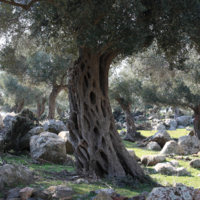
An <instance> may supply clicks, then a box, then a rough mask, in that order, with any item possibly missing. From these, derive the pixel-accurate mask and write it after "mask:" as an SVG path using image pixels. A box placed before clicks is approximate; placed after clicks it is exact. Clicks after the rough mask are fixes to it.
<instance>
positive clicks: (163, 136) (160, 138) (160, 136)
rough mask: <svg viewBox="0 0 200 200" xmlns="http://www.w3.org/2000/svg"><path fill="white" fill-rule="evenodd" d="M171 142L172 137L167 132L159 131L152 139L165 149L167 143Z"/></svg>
mask: <svg viewBox="0 0 200 200" xmlns="http://www.w3.org/2000/svg"><path fill="white" fill-rule="evenodd" d="M170 140H171V137H170V135H169V133H168V132H167V131H166V130H161V131H158V132H157V133H155V135H153V137H152V138H151V141H154V142H157V143H158V144H159V145H160V146H161V147H163V146H164V145H165V143H166V142H168V141H170Z"/></svg>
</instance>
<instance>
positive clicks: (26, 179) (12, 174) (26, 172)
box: [0, 163, 33, 187]
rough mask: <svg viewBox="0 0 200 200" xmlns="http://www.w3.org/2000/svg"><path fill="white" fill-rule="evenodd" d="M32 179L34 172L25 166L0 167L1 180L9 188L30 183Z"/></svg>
mask: <svg viewBox="0 0 200 200" xmlns="http://www.w3.org/2000/svg"><path fill="white" fill-rule="evenodd" d="M32 178H33V172H32V171H31V170H30V169H28V168H27V167H25V166H23V165H19V164H15V163H13V164H4V165H2V166H0V179H2V180H3V182H4V184H5V185H8V186H9V187H11V186H13V185H16V184H26V183H30V181H31V180H32Z"/></svg>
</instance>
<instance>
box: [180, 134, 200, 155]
mask: <svg viewBox="0 0 200 200" xmlns="http://www.w3.org/2000/svg"><path fill="white" fill-rule="evenodd" d="M178 144H179V145H180V146H181V147H182V148H183V149H184V151H185V154H196V153H198V152H199V150H200V141H199V139H198V138H197V137H195V136H190V135H186V136H182V137H180V138H179V139H178Z"/></svg>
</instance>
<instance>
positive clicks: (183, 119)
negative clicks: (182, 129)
mask: <svg viewBox="0 0 200 200" xmlns="http://www.w3.org/2000/svg"><path fill="white" fill-rule="evenodd" d="M191 120H192V117H191V116H180V117H177V119H176V121H177V124H178V125H181V126H187V125H190V124H191Z"/></svg>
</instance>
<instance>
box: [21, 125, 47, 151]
mask: <svg viewBox="0 0 200 200" xmlns="http://www.w3.org/2000/svg"><path fill="white" fill-rule="evenodd" d="M42 132H44V129H43V127H41V126H37V127H34V128H32V129H31V130H30V131H29V132H28V133H27V134H26V135H24V136H23V137H22V138H21V139H20V147H21V148H22V149H26V148H30V146H29V143H30V137H31V136H33V135H39V134H40V133H42Z"/></svg>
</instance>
